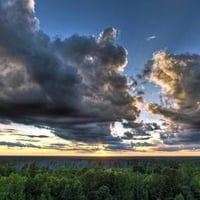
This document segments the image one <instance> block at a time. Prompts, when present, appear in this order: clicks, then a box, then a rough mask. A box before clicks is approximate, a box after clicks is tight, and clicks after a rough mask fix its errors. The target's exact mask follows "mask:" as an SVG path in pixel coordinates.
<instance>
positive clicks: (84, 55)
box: [0, 0, 139, 120]
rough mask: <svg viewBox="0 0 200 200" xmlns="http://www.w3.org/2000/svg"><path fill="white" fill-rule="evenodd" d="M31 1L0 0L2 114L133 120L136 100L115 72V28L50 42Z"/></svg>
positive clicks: (119, 63) (118, 56)
mask: <svg viewBox="0 0 200 200" xmlns="http://www.w3.org/2000/svg"><path fill="white" fill-rule="evenodd" d="M32 4H33V1H31V0H8V1H3V0H1V1H0V27H1V30H0V67H1V73H0V89H1V94H0V111H1V114H2V115H5V116H11V115H12V116H14V117H15V116H17V117H18V116H22V117H23V116H28V117H30V116H31V117H33V116H35V117H38V116H50V115H52V116H54V115H55V116H57V117H60V116H68V117H70V116H75V117H77V116H78V117H80V116H81V117H82V116H83V117H96V118H99V120H102V119H104V120H116V119H121V118H125V119H128V120H135V118H136V116H138V114H139V110H138V109H137V107H136V104H137V99H136V98H134V97H133V96H131V95H130V93H129V92H128V85H127V78H126V77H125V76H123V75H121V74H120V71H121V70H123V68H124V67H125V66H126V63H127V52H126V50H125V49H124V48H123V47H121V46H118V45H116V44H115V39H116V35H117V31H116V30H115V29H114V28H107V29H105V30H104V31H103V32H102V33H101V34H100V36H99V38H95V37H93V36H88V37H86V36H79V35H74V36H72V37H70V38H66V39H64V40H61V39H56V40H55V41H50V38H49V36H48V35H46V34H45V33H43V32H42V31H41V30H40V29H39V25H38V24H39V23H38V20H37V18H36V17H35V14H34V9H33V6H30V5H32Z"/></svg>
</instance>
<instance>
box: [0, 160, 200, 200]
mask: <svg viewBox="0 0 200 200" xmlns="http://www.w3.org/2000/svg"><path fill="white" fill-rule="evenodd" d="M54 199H55V200H193V199H197V200H199V199H200V165H199V164H194V163H182V164H180V165H175V166H174V165H173V163H172V165H169V164H168V165H166V166H165V165H164V164H160V165H159V164H152V163H151V164H149V165H145V166H143V165H142V164H141V163H140V164H139V165H134V166H132V167H129V168H126V169H119V168H99V167H90V168H69V167H63V168H59V169H49V168H42V167H38V166H37V165H34V164H33V165H29V166H28V165H27V166H25V167H23V169H20V170H17V169H16V166H15V164H12V163H1V164H0V200H54Z"/></svg>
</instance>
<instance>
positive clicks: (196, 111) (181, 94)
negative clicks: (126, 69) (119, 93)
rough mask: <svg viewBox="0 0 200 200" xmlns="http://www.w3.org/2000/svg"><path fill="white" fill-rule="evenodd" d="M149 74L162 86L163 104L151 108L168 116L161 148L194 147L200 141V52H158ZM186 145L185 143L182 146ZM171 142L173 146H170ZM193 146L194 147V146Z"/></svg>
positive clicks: (146, 70) (178, 148)
mask: <svg viewBox="0 0 200 200" xmlns="http://www.w3.org/2000/svg"><path fill="white" fill-rule="evenodd" d="M144 72H145V77H146V78H147V79H148V80H149V81H151V82H153V83H155V84H157V85H159V86H160V87H161V89H162V95H163V96H162V100H164V101H162V104H160V105H159V104H154V103H151V104H149V105H148V108H147V109H148V111H150V112H151V113H152V114H156V115H161V116H163V117H164V118H165V119H167V121H168V124H166V127H167V129H166V130H163V131H161V139H162V140H163V144H164V146H163V147H162V146H161V147H159V148H160V149H161V150H166V151H169V150H170V151H175V150H181V149H192V148H193V146H192V144H193V145H196V146H198V145H199V142H200V125H199V124H200V55H194V54H181V55H173V54H170V53H168V52H167V51H160V52H157V53H155V54H154V56H153V59H152V60H150V61H149V62H148V63H147V65H146V68H145V71H144ZM181 145H182V146H181ZM170 146H171V147H170ZM191 146H192V147H191Z"/></svg>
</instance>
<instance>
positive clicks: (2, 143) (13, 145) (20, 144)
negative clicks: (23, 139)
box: [0, 141, 41, 148]
mask: <svg viewBox="0 0 200 200" xmlns="http://www.w3.org/2000/svg"><path fill="white" fill-rule="evenodd" d="M2 145H3V146H5V145H6V146H8V147H31V148H41V147H40V146H37V145H34V144H31V143H29V144H23V143H20V142H5V141H0V146H2Z"/></svg>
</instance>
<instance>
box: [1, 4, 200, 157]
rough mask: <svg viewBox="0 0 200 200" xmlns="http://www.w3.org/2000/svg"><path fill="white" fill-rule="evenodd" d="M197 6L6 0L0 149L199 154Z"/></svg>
mask: <svg viewBox="0 0 200 200" xmlns="http://www.w3.org/2000/svg"><path fill="white" fill-rule="evenodd" d="M199 6H200V2H199V1H198V0H173V1H172V0H169V1H160V0H151V1H147V0H123V1H122V0H119V1H114V0H95V1H93V0H84V1H83V0H60V1H54V0H35V1H34V0H6V1H5V0H0V69H1V70H0V91H1V92H0V155H70V156H76V155H80V156H81V155H88V156H90V155H91V156H93V155H94V156H109V155H113V156H117V155H120V156H126V155H128V156H137V155H144V156H145V155H146V156H149V155H150V156H157V155H164V156H177V155H183V156H184V155H185V156H186V155H187V156H188V155H191V156H192V155H199V153H200V125H199V124H200V120H199V119H200V92H199V91H200V88H199V87H200V48H199V43H200V38H199V35H200V15H199V10H198V8H199Z"/></svg>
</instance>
